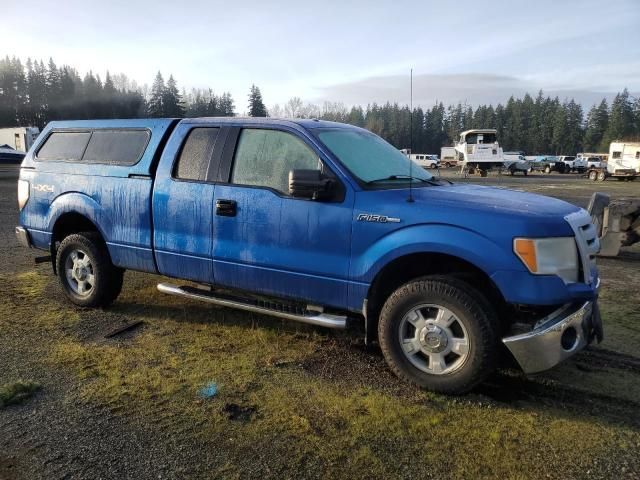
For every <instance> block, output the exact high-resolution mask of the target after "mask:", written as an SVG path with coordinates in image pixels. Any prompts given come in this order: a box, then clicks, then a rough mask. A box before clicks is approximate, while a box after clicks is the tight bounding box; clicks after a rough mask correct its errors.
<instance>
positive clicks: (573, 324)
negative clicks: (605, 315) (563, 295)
mask: <svg viewBox="0 0 640 480" xmlns="http://www.w3.org/2000/svg"><path fill="white" fill-rule="evenodd" d="M594 338H596V339H597V340H598V342H600V341H602V338H603V332H602V319H601V318H600V309H599V307H598V302H597V300H594V301H587V302H581V303H577V304H569V305H565V306H563V307H562V308H560V309H558V310H556V311H555V312H553V313H551V314H550V315H549V316H547V317H545V318H543V319H542V320H540V321H539V322H538V323H537V324H536V325H535V327H534V328H533V330H531V331H530V332H527V333H523V334H520V335H514V336H511V337H505V338H503V339H502V342H503V343H504V344H505V345H506V347H507V348H508V349H509V351H510V352H511V353H512V354H513V356H514V357H515V359H516V361H517V362H518V363H519V364H520V367H521V368H522V370H523V371H524V372H525V373H536V372H542V371H544V370H548V369H549V368H551V367H553V366H555V365H557V364H558V363H560V362H562V361H563V360H566V359H567V358H569V357H571V356H572V355H574V354H575V353H577V352H579V351H580V350H582V349H583V348H584V347H586V346H587V345H588V344H589V343H591V341H592V340H593V339H594Z"/></svg>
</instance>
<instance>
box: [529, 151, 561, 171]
mask: <svg viewBox="0 0 640 480" xmlns="http://www.w3.org/2000/svg"><path fill="white" fill-rule="evenodd" d="M531 169H532V170H533V171H536V172H544V173H551V172H558V173H565V171H566V170H567V166H566V165H565V164H564V163H563V162H561V161H559V159H558V157H555V156H553V155H539V156H538V157H536V160H535V161H534V162H532V163H531Z"/></svg>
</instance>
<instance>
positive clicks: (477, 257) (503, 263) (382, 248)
mask: <svg viewBox="0 0 640 480" xmlns="http://www.w3.org/2000/svg"><path fill="white" fill-rule="evenodd" d="M413 253H442V254H447V255H451V256H454V257H458V258H460V259H462V260H465V261H467V262H469V263H471V264H472V265H475V266H476V267H477V268H479V269H480V270H482V271H483V272H485V273H486V274H487V276H489V277H491V276H492V275H493V274H494V273H496V272H499V271H513V270H515V271H519V272H522V273H526V271H525V269H524V266H523V265H520V264H519V263H518V261H517V258H516V257H515V256H514V255H510V252H509V251H505V248H504V247H502V246H500V245H498V244H496V243H495V242H493V241H492V240H490V239H488V238H486V237H484V236H482V235H481V234H479V233H477V232H475V231H473V230H469V229H465V228H461V227H457V226H452V225H447V224H420V225H412V226H408V227H405V228H401V229H397V230H394V231H393V232H390V233H389V234H387V235H385V236H384V237H381V238H380V239H378V240H377V241H376V242H375V243H373V244H372V245H370V246H369V247H368V248H367V249H366V250H365V251H364V252H362V253H360V254H356V252H354V256H353V259H352V263H351V279H352V281H353V283H352V289H351V292H350V295H349V306H350V308H353V309H360V308H362V303H363V301H364V300H365V298H366V297H367V294H368V291H369V287H370V285H371V283H372V282H373V280H374V279H375V277H376V275H377V274H378V273H379V272H380V271H381V270H382V269H383V268H384V267H385V266H386V265H387V264H389V263H390V262H392V261H393V260H395V259H397V258H400V257H403V256H405V255H410V254H413ZM498 288H500V287H498ZM500 289H501V288H500ZM501 290H502V289H501Z"/></svg>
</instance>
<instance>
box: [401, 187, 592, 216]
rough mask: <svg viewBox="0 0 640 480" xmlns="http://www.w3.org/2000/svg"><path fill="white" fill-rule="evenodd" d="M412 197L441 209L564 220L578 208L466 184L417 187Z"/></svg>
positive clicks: (522, 194) (532, 194) (531, 195)
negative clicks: (457, 208)
mask: <svg viewBox="0 0 640 480" xmlns="http://www.w3.org/2000/svg"><path fill="white" fill-rule="evenodd" d="M401 196H402V194H401ZM413 196H414V198H415V199H416V201H420V202H430V203H434V202H435V203H437V204H440V205H443V206H444V205H448V206H457V207H459V208H464V209H468V210H482V211H485V212H495V213H504V214H513V215H526V216H534V217H549V216H560V217H564V216H565V215H567V214H569V213H572V212H575V211H576V210H578V209H579V207H576V206H575V205H573V204H571V203H568V202H565V201H564V200H558V199H557V198H552V197H546V196H544V195H538V194H536V193H529V192H522V191H518V190H510V189H507V188H502V187H484V186H479V185H469V184H453V185H444V186H440V187H423V188H417V189H414V190H413Z"/></svg>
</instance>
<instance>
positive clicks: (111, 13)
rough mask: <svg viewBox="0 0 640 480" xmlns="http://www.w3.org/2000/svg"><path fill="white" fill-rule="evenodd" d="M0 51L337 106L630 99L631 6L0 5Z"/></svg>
mask: <svg viewBox="0 0 640 480" xmlns="http://www.w3.org/2000/svg"><path fill="white" fill-rule="evenodd" d="M0 3H2V4H5V3H8V6H7V5H4V6H3V8H2V12H3V14H2V20H1V22H2V23H1V27H0V55H2V56H3V57H4V56H5V55H9V56H14V55H15V56H17V57H19V58H21V59H26V58H27V57H31V58H38V59H43V60H44V61H45V62H46V61H47V60H48V58H49V57H52V58H53V59H54V61H55V62H56V63H57V64H58V65H60V64H68V65H71V66H73V67H76V68H77V69H78V70H79V71H80V73H81V74H84V73H85V72H86V71H88V70H92V71H93V72H94V73H99V74H100V75H101V77H102V78H104V74H105V72H106V71H107V70H109V71H110V72H111V73H125V74H127V75H128V76H129V77H130V78H132V79H134V80H135V81H137V82H138V83H139V84H141V85H142V84H145V83H146V84H149V85H150V84H151V83H152V82H153V78H154V76H155V74H156V72H157V71H159V70H160V71H161V72H162V73H163V75H164V76H165V78H167V77H168V76H169V74H173V75H174V77H175V78H176V80H177V81H178V86H179V87H180V88H182V87H184V88H186V89H187V90H189V89H190V88H192V87H196V88H208V87H211V88H212V89H213V90H214V91H215V92H216V93H222V92H224V91H230V92H231V93H232V95H233V97H234V99H235V101H236V110H237V111H238V112H242V111H243V110H246V99H247V95H248V92H249V88H250V87H251V85H252V84H256V85H257V86H258V87H260V89H261V91H262V95H263V98H264V100H265V103H266V104H267V105H268V106H271V105H274V104H276V103H278V104H281V105H282V104H284V103H285V102H286V101H287V100H288V99H289V98H291V97H293V96H298V97H301V98H302V99H303V100H304V101H305V102H312V103H318V104H322V102H324V101H337V102H343V103H344V104H345V105H347V106H349V105H353V104H362V105H366V104H368V103H373V102H378V103H384V102H386V101H391V102H400V103H408V102H409V90H410V89H409V72H410V70H411V69H413V75H414V83H413V92H414V97H413V102H414V105H422V106H425V107H429V106H431V105H432V104H433V103H434V102H435V101H443V102H444V103H445V104H449V103H455V102H458V101H461V102H467V103H469V104H471V105H478V104H483V103H494V104H495V103H497V102H499V101H502V102H505V101H506V100H507V99H508V97H509V96H510V95H516V96H521V95H523V94H524V93H525V92H530V93H532V94H535V93H536V92H537V91H538V90H539V89H543V90H544V91H545V92H546V93H548V94H551V95H558V96H560V98H561V99H562V98H567V97H569V98H571V97H573V98H575V99H576V100H578V101H579V102H581V103H583V105H585V107H588V106H590V105H592V104H593V103H594V102H596V101H599V100H600V99H601V98H602V97H603V96H606V97H609V98H610V97H611V96H612V95H614V94H615V93H616V92H618V91H620V90H622V89H623V88H625V87H627V88H628V89H629V90H630V92H631V93H632V94H636V95H640V0H606V1H602V0H582V1H578V0H575V1H574V0H551V1H549V0H537V1H532V0H527V1H521V0H511V1H506V0H492V1H485V2H478V1H474V2H472V1H467V0H457V1H448V2H447V1H442V0H441V1H430V0H429V1H428V0H422V1H404V0H395V1H374V0H369V1H361V0H349V1H334V0H323V1H321V2H309V1H307V2H301V1H300V0H295V1H278V0H272V1H270V2H265V1H254V0H243V1H235V2H233V1H226V2H220V1H216V0H209V1H200V0H190V1H184V2H175V1H172V2H163V1H161V0H154V1H150V0H127V1H123V0H107V1H105V0H101V1H94V0H81V1H76V0H63V1H61V2H60V1H58V2H53V1H50V0H30V1H29V2H28V7H26V6H25V5H26V4H25V3H24V2H19V1H17V0H0Z"/></svg>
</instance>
